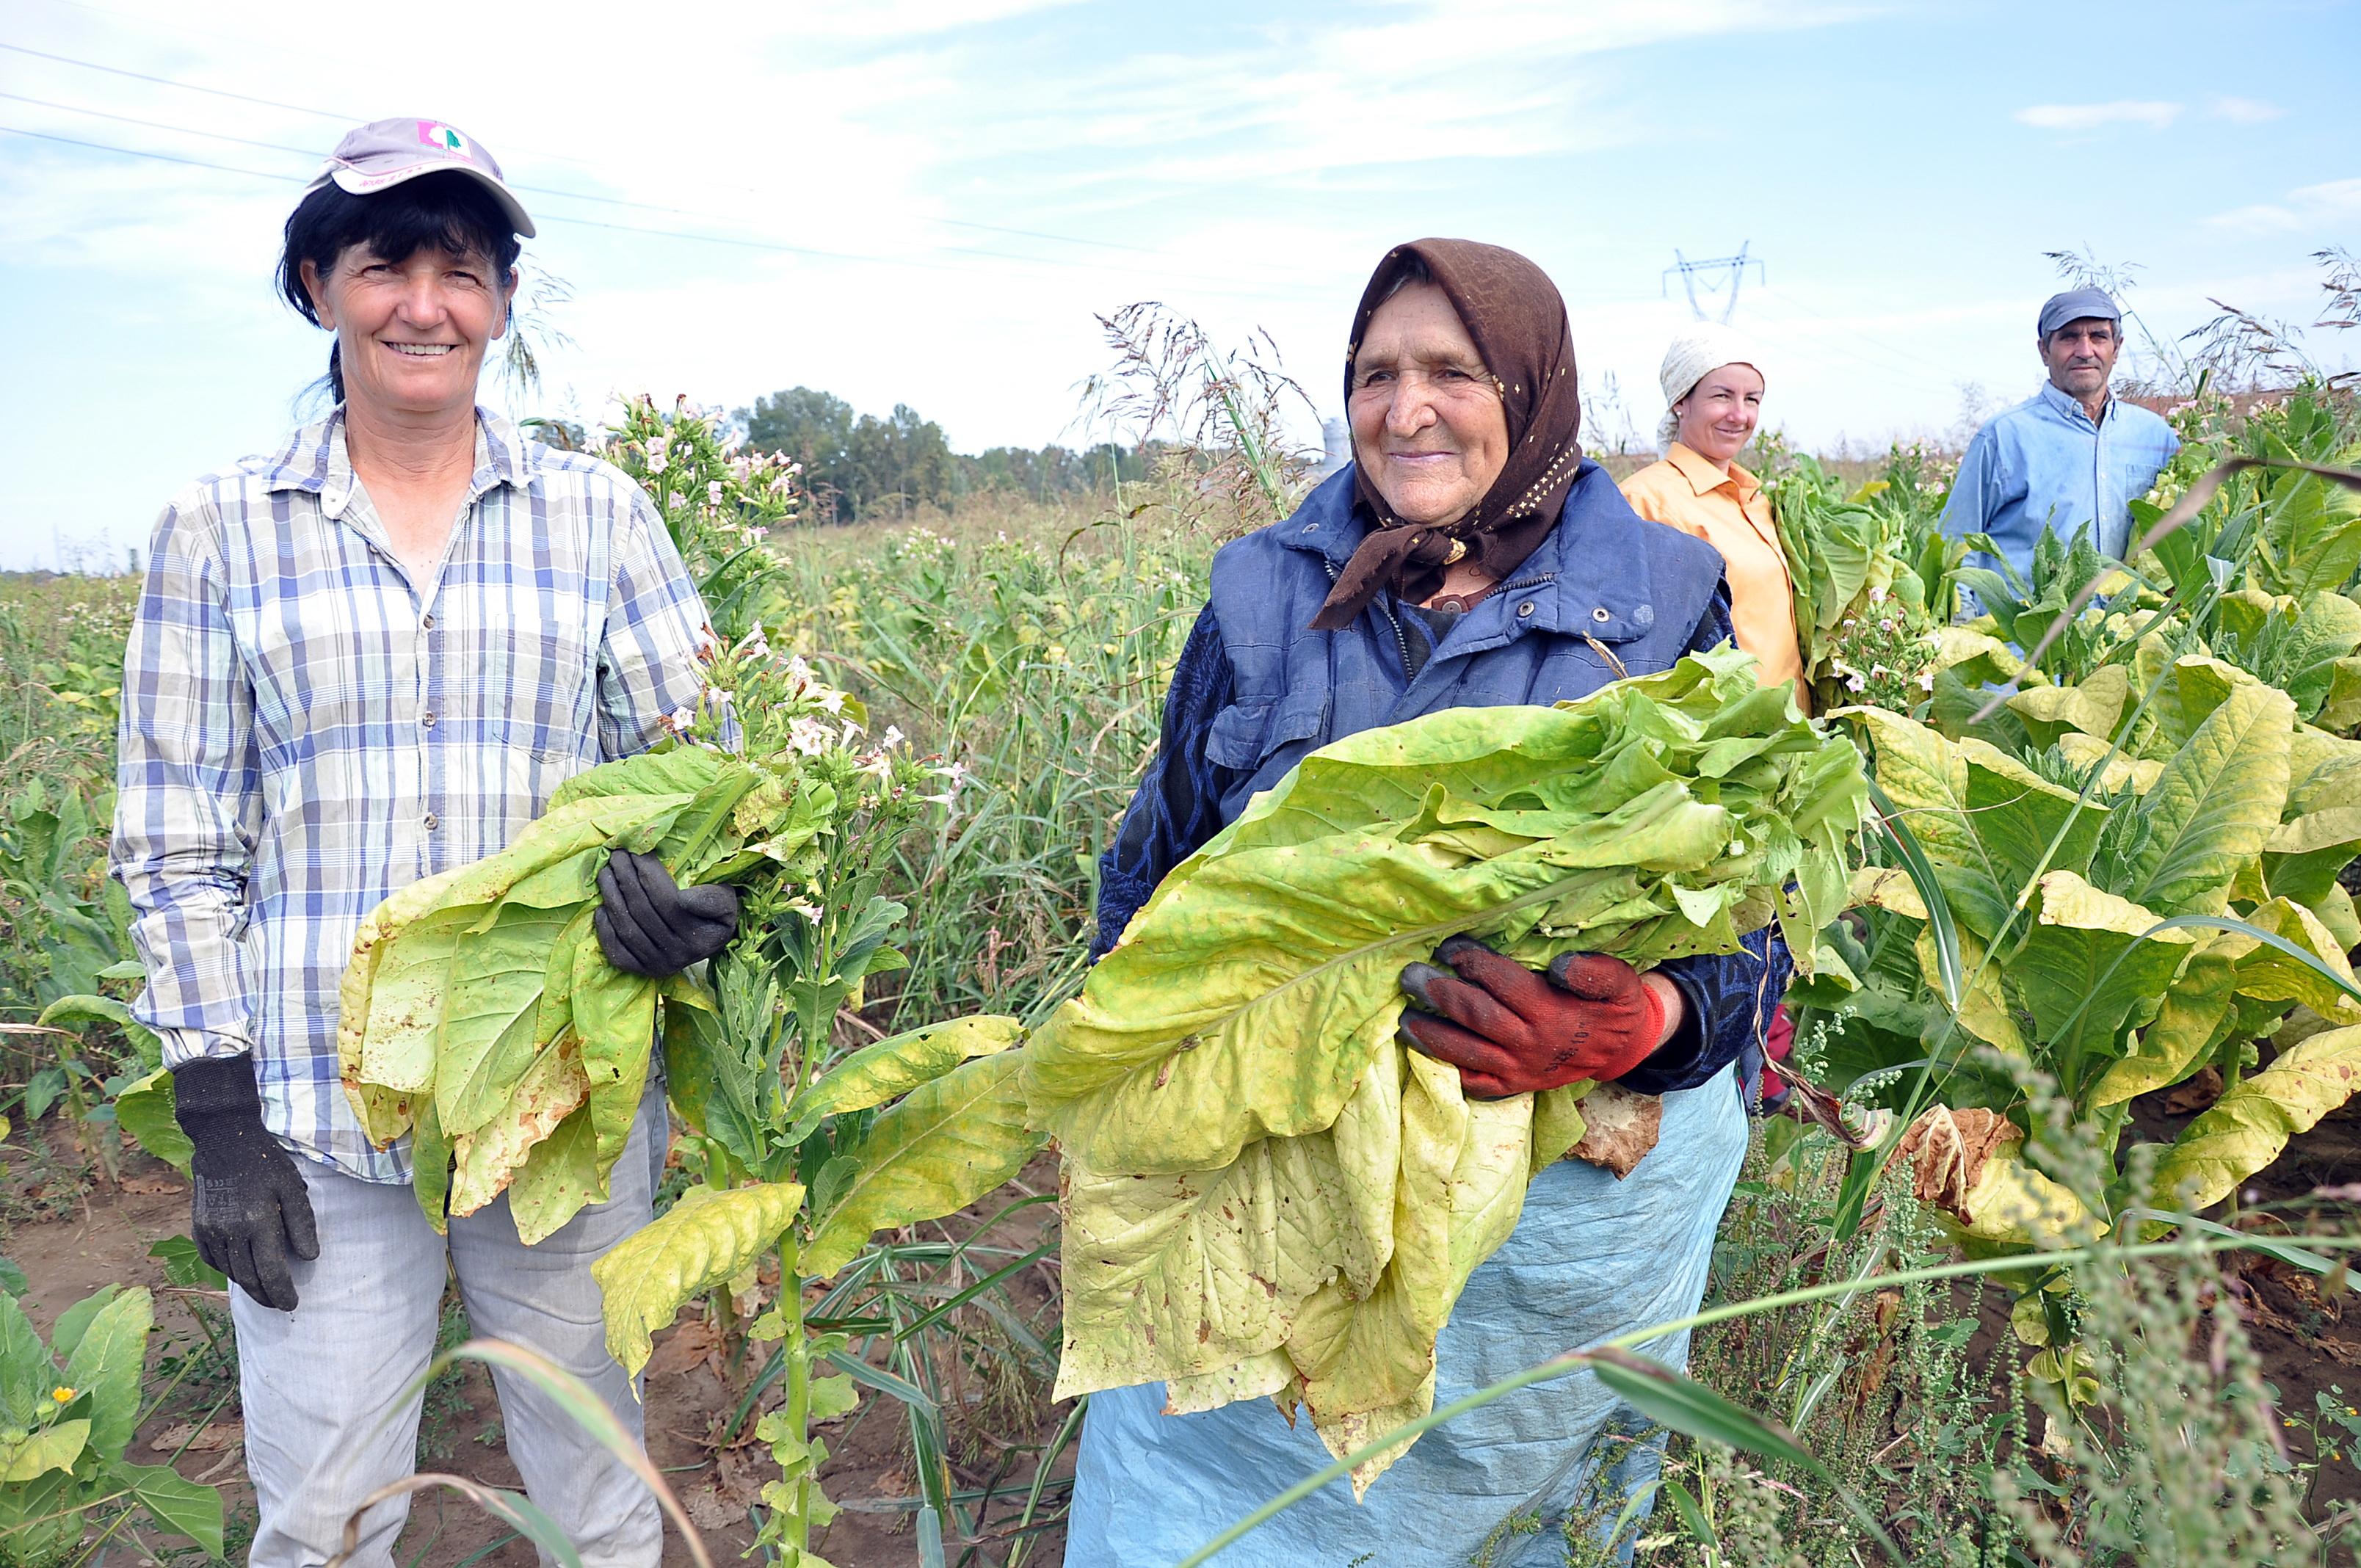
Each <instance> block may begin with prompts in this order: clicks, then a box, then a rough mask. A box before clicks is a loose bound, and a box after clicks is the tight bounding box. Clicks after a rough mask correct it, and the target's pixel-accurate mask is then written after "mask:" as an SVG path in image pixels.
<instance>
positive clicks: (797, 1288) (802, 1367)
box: [779, 1229, 818, 1560]
mask: <svg viewBox="0 0 2361 1568" xmlns="http://www.w3.org/2000/svg"><path fill="white" fill-rule="evenodd" d="M797 1262H798V1258H797V1255H796V1234H795V1232H794V1231H793V1230H792V1229H790V1230H789V1231H788V1232H787V1234H785V1236H783V1237H781V1238H780V1240H779V1321H781V1322H783V1323H784V1324H785V1325H786V1331H787V1332H786V1337H785V1339H784V1340H783V1341H781V1342H780V1347H781V1349H783V1350H784V1351H785V1353H786V1358H787V1406H786V1418H787V1431H788V1433H789V1435H790V1436H792V1437H793V1438H794V1439H795V1440H796V1442H798V1443H800V1444H802V1445H803V1450H804V1453H803V1458H802V1459H801V1460H800V1461H799V1464H800V1466H801V1468H800V1469H799V1470H798V1471H797V1473H796V1483H795V1486H796V1497H795V1508H794V1511H793V1514H792V1516H791V1517H790V1518H789V1519H788V1520H787V1528H786V1538H787V1544H788V1545H790V1546H792V1547H794V1548H795V1550H796V1552H798V1553H801V1552H804V1551H805V1550H806V1548H807V1545H808V1544H809V1541H810V1537H811V1497H812V1490H813V1488H812V1482H813V1479H814V1472H816V1471H817V1470H818V1465H816V1464H813V1463H812V1460H811V1338H810V1336H809V1335H808V1334H807V1333H805V1332H804V1280H803V1276H802V1275H801V1274H799V1273H797V1272H796V1263H797ZM796 1560H800V1559H799V1558H798V1559H796Z"/></svg>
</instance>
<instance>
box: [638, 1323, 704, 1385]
mask: <svg viewBox="0 0 2361 1568" xmlns="http://www.w3.org/2000/svg"><path fill="white" fill-rule="evenodd" d="M705 1363H710V1364H711V1365H712V1367H713V1371H714V1375H715V1376H719V1375H720V1372H721V1330H720V1328H719V1326H717V1325H716V1324H714V1323H712V1322H709V1321H707V1320H705V1319H703V1318H691V1319H689V1320H688V1321H686V1322H685V1323H682V1324H680V1325H678V1326H677V1327H675V1329H674V1330H673V1331H672V1332H670V1333H668V1334H666V1335H665V1336H664V1338H663V1339H661V1340H658V1341H657V1342H656V1348H655V1351H654V1353H653V1354H651V1355H650V1356H649V1357H648V1365H647V1366H646V1368H645V1370H644V1372H643V1376H648V1377H671V1376H678V1375H679V1374H681V1373H684V1372H686V1371H688V1370H689V1369H690V1368H692V1367H694V1366H697V1365H701V1364H705Z"/></svg>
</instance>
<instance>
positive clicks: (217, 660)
mask: <svg viewBox="0 0 2361 1568" xmlns="http://www.w3.org/2000/svg"><path fill="white" fill-rule="evenodd" d="M467 502H468V504H467V510H466V512H465V513H464V514H463V515H462V516H461V518H460V520H459V523H458V526H457V527H456V529H455V530H454V532H453V533H452V536H451V542H450V544H449V545H448V547H447V549H446V552H445V558H444V561H443V563H442V565H441V566H440V567H439V568H438V569H436V570H435V571H434V572H433V573H431V574H427V575H423V576H419V577H417V578H416V579H414V580H413V579H412V576H410V574H409V573H407V572H405V571H404V569H403V568H402V566H401V565H400V564H399V563H398V562H397V561H396V559H395V556H394V554H393V552H392V551H391V549H390V547H389V545H388V543H387V537H386V532H385V529H384V527H383V525H382V524H381V523H380V522H379V520H378V516H377V511H376V509H375V508H374V507H373V506H372V505H371V504H370V501H369V499H368V493H367V492H366V491H365V490H363V489H362V488H361V487H360V484H359V482H358V481H357V479H356V478H355V477H354V475H353V468H352V463H351V461H350V459H349V458H348V457H347V456H346V451H345V428H344V417H343V413H342V411H341V410H340V411H337V412H336V413H335V414H332V415H331V416H330V417H329V418H328V419H327V420H325V421H324V422H321V423H318V424H314V425H311V426H308V427H307V428H305V429H303V430H301V431H298V432H297V433H295V434H294V436H293V437H292V438H291V439H290V440H289V441H288V442H287V443H286V444H283V445H282V446H280V448H279V449H278V451H277V452H276V453H274V454H273V455H269V456H264V457H250V458H248V459H247V460H246V461H245V462H243V463H241V464H239V465H238V466H237V467H236V469H235V470H234V471H233V472H231V473H228V474H224V475H217V476H213V477H207V478H203V479H200V480H198V481H197V482H196V483H195V484H193V485H192V486H190V487H189V488H187V489H186V490H183V491H182V492H181V494H180V496H179V497H178V498H176V499H174V501H173V502H172V504H171V505H170V507H168V508H166V509H165V511H164V514H163V516H162V517H161V518H160V519H159V521H158V522H157V524H156V534H155V542H154V544H153V546H152V548H151V552H150V555H149V560H148V580H147V584H146V587H144V588H143V590H142V591H141V594H140V598H139V615H138V619H137V621H136V622H135V623H134V625H133V627H132V631H131V642H130V647H129V649H128V650H127V652H126V654H125V656H124V671H123V719H122V729H121V736H120V750H119V752H118V762H117V764H116V785H117V795H116V797H115V847H114V855H113V868H114V872H115V876H116V877H117V878H118V879H119V880H120V881H121V882H122V883H123V885H124V888H125V890H126V892H127V893H129V894H130V896H131V905H132V909H133V911H134V914H135V918H134V920H133V923H132V927H131V930H132V937H133V939H134V941H135V942H136V944H137V948H138V950H139V956H140V958H141V959H142V961H143V962H145V964H146V965H147V970H148V987H147V990H146V991H145V992H142V994H141V995H140V997H139V999H138V1001H137V1003H136V1004H135V1007H134V1012H135V1014H137V1017H138V1018H139V1020H140V1022H142V1023H144V1024H146V1025H148V1027H150V1028H152V1029H154V1030H155V1031H156V1032H157V1034H158V1035H159V1036H162V1039H163V1042H164V1060H165V1063H166V1064H167V1065H168V1066H170V1065H174V1064H177V1063H180V1062H183V1061H187V1060H190V1059H192V1058H197V1057H226V1056H234V1055H236V1054H237V1053H239V1052H243V1051H251V1052H252V1053H253V1055H254V1059H255V1069H256V1073H257V1076H258V1080H259V1081H260V1085H261V1091H262V1107H263V1120H264V1123H265V1124H266V1125H268V1126H269V1128H270V1130H271V1131H272V1132H273V1133H275V1134H277V1135H279V1137H280V1139H282V1140H283V1141H284V1142H285V1143H286V1144H287V1145H288V1146H290V1147H291V1148H293V1149H295V1150H296V1151H298V1152H299V1153H302V1154H305V1155H308V1156H310V1157H313V1158H315V1159H320V1160H324V1161H326V1162H327V1163H328V1164H330V1165H332V1166H334V1167H335V1168H337V1169H339V1170H342V1171H346V1172H347V1173H349V1174H351V1175H353V1176H357V1177H359V1178H361V1179H364V1180H368V1181H383V1182H402V1181H407V1180H409V1179H410V1162H409V1149H408V1145H407V1142H406V1140H405V1141H404V1142H403V1143H401V1144H397V1145H396V1146H393V1147H392V1148H390V1149H382V1150H380V1149H374V1148H371V1147H370V1146H369V1145H368V1140H367V1139H366V1138H365V1137H364V1136H363V1135H362V1134H361V1130H360V1125H359V1124H358V1123H357V1121H356V1120H355V1118H354V1116H353V1112H352V1107H351V1105H350V1104H349V1103H348V1102H346V1098H345V1091H344V1088H343V1085H342V1083H341V1082H340V1081H339V1079H338V1075H337V1070H336V988H337V982H338V981H339V979H340V977H341V976H342V975H343V973H344V969H345V961H346V957H347V955H348V953H349V951H350V948H351V946H352V939H353V933H354V931H355V930H356V929H357V927H358V926H359V925H360V922H361V920H362V918H363V917H364V916H366V915H367V914H368V912H369V911H370V910H371V909H374V908H375V907H376V906H377V905H378V904H379V903H380V902H381V901H382V900H383V899H384V898H385V897H386V896H387V895H388V894H391V893H392V892H394V891H395V890H396V889H398V888H401V887H402V886H404V885H406V884H408V883H412V882H415V881H416V880H418V879H419V878H421V877H424V876H431V875H433V874H434V873H435V872H442V871H445V870H448V869H450V868H452V867H454V866H461V865H465V864H467V862H468V861H475V860H478V859H480V858H482V857H483V856H485V855H489V854H492V853H495V852H497V851H499V850H502V849H505V848H507V847H508V845H509V843H510V842H511V839H514V838H515V837H516V835H517V834H518V833H519V832H520V831H522V829H523V828H524V827H525V825H526V824H528V823H530V822H531V821H533V818H534V817H538V816H540V815H541V813H542V811H543V809H544V806H546V805H547V803H548V800H549V797H550V795H551V793H552V792H553V791H555V789H556V788H557V786H558V785H559V784H562V783H564V782H565V781H566V779H567V778H570V777H572V776H573V775H574V774H576V773H580V772H582V771H583V770H584V769H586V768H589V767H591V766H594V765H595V764H597V763H598V762H605V761H608V760H609V759H612V758H616V757H622V756H628V755H630V754H631V753H632V752H635V751H641V750H643V749H644V748H646V747H647V746H648V745H650V744H651V743H653V741H654V740H657V739H658V738H659V737H660V736H661V735H662V734H663V733H664V718H665V716H666V715H668V714H671V713H674V712H675V710H677V709H680V708H683V707H690V708H693V707H695V706H696V704H697V698H698V695H699V693H700V691H701V690H702V687H703V684H704V666H703V663H702V662H701V660H700V653H701V652H703V651H704V649H705V647H706V644H707V641H708V640H709V638H710V636H711V632H710V631H709V630H708V628H707V625H706V616H705V609H704V606H703V604H702V603H701V602H700V601H699V600H698V598H697V588H696V586H695V585H694V584H693V583H692V582H691V581H690V579H689V576H688V574H687V570H686V567H685V566H684V565H682V563H681V559H680V556H679V554H677V553H676V552H675V550H674V548H673V543H672V540H671V538H670V536H669V534H668V533H667V532H666V531H665V529H664V523H663V521H662V520H661V519H659V518H658V517H657V516H656V514H655V510H654V509H653V507H652V506H651V505H650V503H649V501H648V499H647V497H646V496H645V495H644V494H643V493H642V491H641V490H640V489H639V488H638V487H637V486H635V485H634V484H632V483H631V479H630V478H629V477H626V476H625V475H624V474H622V473H621V472H620V471H619V470H617V469H616V468H614V467H612V466H609V465H608V464H606V463H603V462H601V461H599V460H598V459H597V458H595V457H590V456H586V455H581V454H578V453H572V452H561V451H557V450H555V449H554V448H551V447H547V446H544V445H542V444H540V443H538V442H534V441H530V440H527V439H525V438H524V437H522V436H521V435H520V434H519V433H517V431H516V429H515V427H514V426H513V425H511V424H510V423H509V422H507V421H505V420H502V419H500V418H499V417H498V416H496V415H493V414H491V413H489V412H486V411H483V410H480V409H479V410H478V411H477V431H476V471H475V475H474V477H472V478H471V479H470V480H469V482H468V488H467Z"/></svg>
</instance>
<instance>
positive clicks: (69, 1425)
mask: <svg viewBox="0 0 2361 1568" xmlns="http://www.w3.org/2000/svg"><path fill="white" fill-rule="evenodd" d="M89 1446H90V1422H89V1421H87V1420H81V1419H76V1420H71V1421H59V1422H57V1423H56V1424H55V1425H53V1426H46V1427H43V1428H42V1429H41V1430H40V1431H37V1432H33V1433H30V1434H28V1435H27V1437H26V1438H25V1439H24V1441H22V1442H14V1443H11V1442H5V1441H0V1486H15V1485H17V1484H19V1483H21V1482H26V1481H30V1480H33V1479H35V1478H36V1477H38V1476H41V1475H48V1474H49V1472H50V1471H52V1470H71V1469H72V1468H73V1464H74V1461H75V1460H77V1459H80V1458H81V1457H82V1450H83V1449H85V1448H88V1447H89Z"/></svg>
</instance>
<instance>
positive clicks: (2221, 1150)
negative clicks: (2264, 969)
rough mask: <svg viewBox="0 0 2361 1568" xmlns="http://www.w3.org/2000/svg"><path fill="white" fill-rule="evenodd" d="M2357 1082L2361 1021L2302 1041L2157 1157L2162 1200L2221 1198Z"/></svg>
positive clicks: (2189, 1205)
mask: <svg viewBox="0 0 2361 1568" xmlns="http://www.w3.org/2000/svg"><path fill="white" fill-rule="evenodd" d="M2356 1089H2361V1025H2354V1026H2348V1027H2345V1028H2342V1029H2328V1030H2324V1031H2323V1032H2322V1033H2320V1034H2317V1035H2314V1036H2312V1037H2311V1038H2309V1039H2306V1040H2301V1041H2299V1042H2297V1043H2296V1044H2295V1045H2293V1046H2291V1047H2289V1048H2288V1049H2286V1050H2284V1051H2282V1052H2280V1053H2279V1058H2278V1059H2276V1060H2274V1061H2273V1062H2272V1063H2271V1065H2270V1066H2268V1067H2267V1068H2264V1069H2262V1070H2261V1071H2259V1072H2257V1073H2255V1074H2253V1075H2252V1076H2250V1077H2247V1078H2244V1079H2241V1080H2239V1081H2238V1082H2237V1083H2236V1084H2235V1085H2233V1086H2232V1087H2231V1088H2230V1089H2228V1090H2226V1091H2224V1093H2223V1095H2222V1098H2221V1099H2219V1100H2217V1101H2215V1102H2213V1105H2212V1107H2211V1108H2209V1109H2208V1110H2206V1111H2205V1112H2204V1113H2202V1115H2200V1116H2199V1117H2198V1118H2197V1119H2196V1120H2195V1121H2193V1122H2191V1123H2190V1124H2189V1125H2188V1126H2187V1127H2185V1128H2183V1129H2182V1130H2181V1134H2180V1137H2178V1138H2176V1139H2174V1140H2173V1142H2172V1144H2171V1146H2169V1147H2168V1148H2167V1149H2166V1150H2165V1151H2164V1155H2163V1157H2161V1158H2160V1159H2158V1161H2157V1165H2156V1194H2157V1199H2156V1201H2157V1202H2158V1205H2159V1206H2160V1207H2163V1208H2168V1209H2178V1208H2186V1209H2203V1208H2206V1207H2208V1206H2210V1205H2212V1204H2214V1203H2218V1202H2220V1201H2222V1200H2223V1199H2224V1198H2226V1197H2228V1196H2229V1195H2230V1194H2231V1193H2232V1192H2234V1191H2235V1190H2237V1187H2238V1184H2239V1183H2240V1182H2242V1181H2244V1180H2246V1178H2248V1177H2249V1176H2252V1175H2254V1174H2255V1172H2257V1171H2258V1170H2260V1169H2262V1168H2264V1167H2265V1166H2267V1165H2268V1164H2270V1163H2271V1161H2273V1160H2275V1159H2277V1158H2278V1157H2279V1151H2280V1150H2281V1149H2284V1148H2285V1147H2287V1143H2288V1140H2289V1139H2290V1138H2291V1137H2293V1136H2294V1135H2296V1134H2298V1133H2303V1132H2309V1131H2311V1129H2312V1125H2313V1124H2315V1123H2317V1122H2318V1121H2319V1120H2320V1119H2321V1118H2322V1117H2323V1116H2325V1115H2326V1114H2328V1113H2330V1112H2331V1111H2334V1110H2335V1109H2336V1108H2337V1107H2338V1106H2340V1105H2342V1104H2344V1103H2345V1102H2346V1101H2347V1100H2349V1099H2351V1098H2352V1097H2353V1092H2354V1091H2355V1090H2356Z"/></svg>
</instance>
